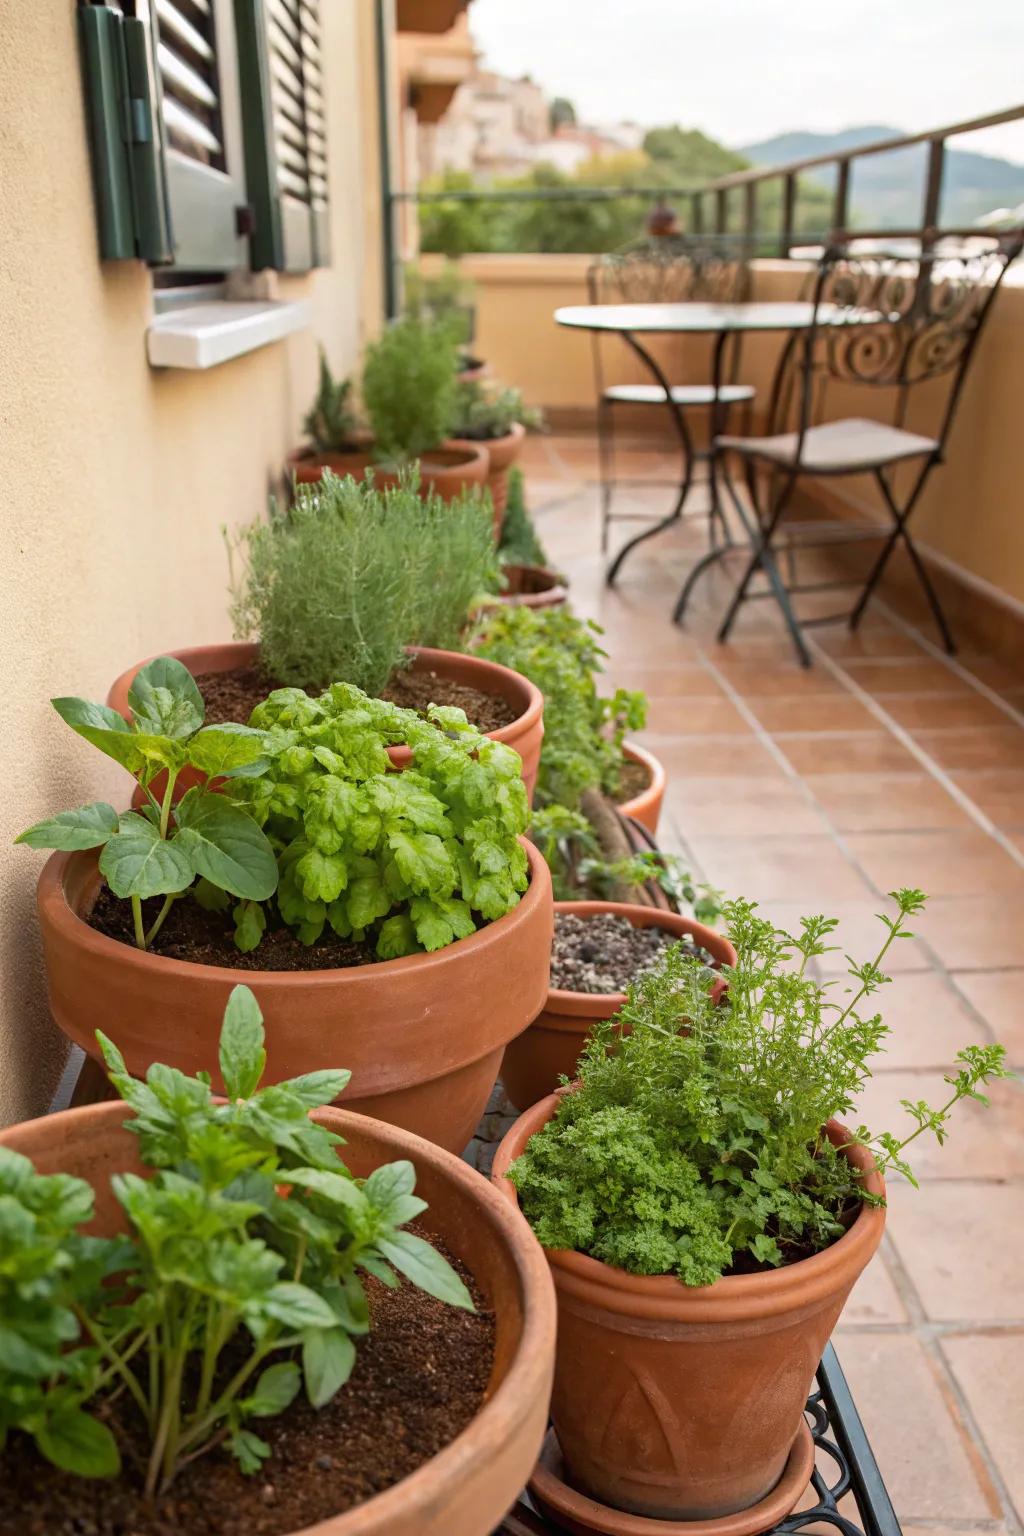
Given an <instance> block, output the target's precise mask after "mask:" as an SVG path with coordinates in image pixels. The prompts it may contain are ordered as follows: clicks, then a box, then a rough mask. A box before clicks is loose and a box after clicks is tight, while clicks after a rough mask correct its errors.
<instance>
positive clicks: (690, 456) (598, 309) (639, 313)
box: [555, 301, 877, 618]
mask: <svg viewBox="0 0 1024 1536" xmlns="http://www.w3.org/2000/svg"><path fill="white" fill-rule="evenodd" d="M832 315H835V316H836V317H837V319H841V320H842V322H843V323H846V324H848V323H849V320H850V312H849V310H842V309H837V308H836V306H835V305H831V304H819V305H818V306H817V316H815V306H814V304H811V303H805V302H777V303H751V304H704V303H700V302H696V301H694V302H686V303H682V304H570V305H567V306H565V307H564V308H562V309H556V310H555V320H556V322H557V324H559V325H564V326H566V327H567V328H568V329H570V330H579V331H590V332H602V333H603V332H611V333H614V334H616V335H619V336H621V337H622V339H623V341H624V342H626V343H627V345H628V346H629V347H631V348H632V350H633V351H634V352H635V353H636V355H637V357H639V359H640V361H641V362H642V363H643V364H644V366H645V368H646V369H647V370H648V372H649V373H650V374H651V375H652V377H653V378H654V380H655V381H656V383H657V384H658V385H659V386H660V388H661V391H662V395H663V397H664V401H665V405H666V408H667V410H668V413H669V416H670V418H671V421H672V425H673V427H674V428H675V432H676V435H677V436H678V438H679V446H680V449H681V452H682V457H683V473H682V478H681V480H680V482H679V490H678V493H677V495H676V500H675V505H674V506H673V507H672V510H671V512H669V514H668V516H667V517H664V518H662V520H661V522H659V523H655V525H654V526H653V528H645V529H644V531H643V532H642V533H638V534H637V535H636V536H635V537H634V538H632V539H629V540H628V541H627V542H626V543H625V544H623V546H622V548H621V549H620V550H619V552H618V554H617V555H616V556H615V558H614V560H613V561H612V563H611V565H610V566H609V567H608V570H607V573H606V576H605V580H606V581H607V582H608V584H609V586H611V585H612V584H613V583H614V581H615V578H616V576H617V575H618V574H619V570H620V569H621V567H622V562H623V561H624V560H625V558H626V556H627V555H628V554H629V553H630V551H631V550H634V549H635V548H636V547H637V545H638V544H642V543H643V542H644V540H645V539H651V538H653V537H654V535H655V534H656V533H661V532H663V531H664V529H666V528H670V527H671V526H672V524H673V523H676V522H678V521H679V519H680V518H681V517H682V515H683V506H684V503H685V502H686V498H687V497H688V495H689V494H690V490H691V487H692V485H693V466H694V459H695V455H694V452H693V446H692V443H691V441H690V433H689V429H688V428H687V425H686V418H685V416H684V414H683V411H682V410H681V408H680V407H679V406H678V405H677V404H676V402H675V401H674V400H673V398H672V387H671V385H670V383H669V381H668V379H667V377H666V375H665V373H664V371H663V369H662V367H661V365H660V364H659V363H658V361H657V359H656V358H655V357H653V356H652V354H651V353H650V351H649V350H648V348H647V347H645V346H643V345H642V344H641V343H640V342H639V341H638V340H637V337H638V336H711V337H714V346H713V348H712V361H711V385H712V391H713V396H712V407H711V432H710V438H711V442H712V444H713V443H714V440H715V438H716V437H717V436H718V435H719V434H720V433H721V431H722V428H723V425H724V422H723V418H722V401H721V391H722V384H723V379H722V370H723V362H724V358H725V352H726V343H727V342H728V341H729V340H732V341H733V342H734V345H736V346H737V347H738V346H739V345H740V341H741V338H742V337H743V336H745V335H751V334H764V333H766V332H772V331H775V332H788V333H790V334H793V333H795V332H797V331H806V330H808V329H809V328H810V326H811V325H812V324H814V323H816V324H818V325H827V324H829V322H830V317H831V316H832ZM865 318H868V317H867V316H865ZM875 318H877V317H875ZM708 489H709V492H710V497H711V506H710V513H709V516H710V522H711V541H712V547H711V551H710V552H709V553H708V554H707V555H705V556H704V557H703V559H701V560H700V561H698V563H697V565H696V566H695V567H694V569H693V570H692V571H691V572H690V575H689V577H688V579H687V583H686V586H685V587H684V588H683V592H682V593H681V594H680V599H679V602H678V603H677V605H676V613H675V616H676V618H679V616H680V615H681V613H682V611H683V608H684V606H685V603H686V598H687V596H688V595H689V591H690V588H691V586H692V584H693V581H694V579H695V577H696V576H698V575H699V574H700V572H701V571H702V570H704V568H705V567H706V566H707V565H709V564H710V563H711V562H712V561H714V560H717V559H718V558H719V557H720V556H721V555H722V554H724V553H725V548H728V546H729V544H730V543H731V540H730V539H729V536H728V524H727V522H726V519H725V514H724V512H723V510H722V505H721V501H720V498H719V493H718V475H717V469H716V464H715V455H714V453H713V452H711V453H710V454H709V455H708ZM716 523H717V524H720V525H721V527H722V529H723V531H724V533H725V536H726V542H725V547H724V548H722V549H719V548H718V547H717V546H716V542H715V525H716ZM747 532H748V533H750V532H751V530H750V529H749V528H748V529H747Z"/></svg>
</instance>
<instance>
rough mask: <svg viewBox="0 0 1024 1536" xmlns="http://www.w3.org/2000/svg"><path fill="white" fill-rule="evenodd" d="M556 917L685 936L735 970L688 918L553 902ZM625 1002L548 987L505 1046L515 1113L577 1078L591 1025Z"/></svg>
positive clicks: (505, 1078) (504, 1066)
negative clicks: (602, 919) (538, 1007)
mask: <svg viewBox="0 0 1024 1536" xmlns="http://www.w3.org/2000/svg"><path fill="white" fill-rule="evenodd" d="M555 912H556V913H558V912H569V913H574V914H575V915H576V916H577V917H596V916H599V915H601V914H603V913H606V912H607V913H611V914H612V915H614V916H616V917H626V918H628V919H629V921H630V922H631V923H632V924H633V927H634V928H662V929H664V930H665V932H666V933H671V934H674V935H675V937H676V938H679V939H681V938H685V937H686V936H687V935H689V937H690V938H692V939H693V940H694V942H695V943H697V944H699V945H700V946H701V947H702V948H703V949H706V950H707V951H708V953H709V954H711V955H713V956H714V958H715V963H716V965H735V964H736V951H735V949H734V948H733V947H732V945H731V944H730V942H729V940H728V939H727V938H724V937H723V935H722V934H720V933H715V931H714V930H713V929H712V928H705V926H704V924H703V923H697V922H694V921H693V919H692V918H689V917H680V916H679V915H678V914H677V913H675V912H662V911H661V910H660V909H659V908H658V907H642V906H634V905H632V904H631V903H628V902H624V901H556V902H555ZM725 986H726V984H725V982H724V981H723V980H718V981H715V982H714V983H713V984H712V990H711V996H712V998H713V999H714V1001H715V1002H716V1003H717V1002H718V1001H719V999H720V998H721V996H722V994H723V993H724V991H725ZM625 1001H626V994H625V993H624V992H566V991H563V990H562V989H561V988H560V987H549V989H548V998H547V1002H546V1003H545V1005H544V1010H543V1012H542V1013H539V1014H538V1015H537V1017H536V1018H535V1019H534V1021H533V1023H532V1024H531V1025H530V1027H529V1028H528V1029H527V1030H525V1031H524V1032H523V1033H522V1034H521V1035H517V1036H516V1038H515V1039H514V1040H510V1041H509V1043H508V1045H506V1047H505V1055H504V1056H503V1057H502V1062H501V1080H502V1082H503V1083H504V1085H505V1092H506V1093H507V1095H508V1097H509V1099H510V1100H511V1102H512V1104H513V1105H514V1106H515V1108H516V1109H518V1110H520V1111H522V1110H524V1109H529V1107H530V1105H531V1104H536V1103H537V1100H538V1099H543V1098H545V1097H546V1096H547V1095H548V1094H549V1093H554V1091H555V1089H556V1088H557V1087H558V1082H559V1078H561V1077H568V1078H574V1077H575V1076H576V1063H577V1061H578V1060H579V1056H580V1052H581V1051H582V1050H583V1047H584V1045H585V1044H586V1041H587V1036H588V1035H589V1034H590V1031H591V1030H592V1029H593V1027H594V1025H595V1024H597V1023H599V1022H600V1020H602V1019H610V1018H611V1016H612V1014H613V1013H618V1011H619V1009H620V1008H621V1007H622V1006H623V1005H624V1003H625Z"/></svg>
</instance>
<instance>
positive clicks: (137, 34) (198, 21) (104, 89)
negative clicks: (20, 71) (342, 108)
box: [78, 0, 328, 277]
mask: <svg viewBox="0 0 1024 1536" xmlns="http://www.w3.org/2000/svg"><path fill="white" fill-rule="evenodd" d="M78 14H79V26H80V31H81V36H82V44H83V67H84V71H85V80H86V90H87V106H88V117H89V127H90V140H91V147H92V153H93V163H94V169H95V180H96V193H97V212H98V222H99V233H100V250H101V254H102V255H103V256H105V257H108V258H115V259H123V258H130V257H142V258H143V259H144V260H146V261H149V262H150V263H151V264H152V265H154V266H155V267H161V268H163V269H165V270H168V271H169V272H170V273H172V274H182V275H183V276H188V275H189V274H192V275H193V276H195V275H196V274H203V275H204V276H207V277H209V276H218V275H222V274H224V273H227V272H230V271H232V270H234V269H237V268H239V267H244V266H246V265H247V264H248V265H250V266H251V267H252V268H254V269H260V268H263V267H276V268H279V269H281V270H284V271H289V272H300V271H306V270H308V269H309V268H310V267H313V266H318V265H322V264H324V263H325V262H326V261H327V259H328V244H327V215H328V206H327V141H326V119H325V109H324V93H323V76H322V70H321V34H320V20H319V12H318V7H317V4H316V0H233V3H232V0H111V3H104V4H95V3H91V0H89V3H81V4H80V5H79V12H78Z"/></svg>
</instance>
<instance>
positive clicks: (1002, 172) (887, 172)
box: [736, 124, 1024, 229]
mask: <svg viewBox="0 0 1024 1536" xmlns="http://www.w3.org/2000/svg"><path fill="white" fill-rule="evenodd" d="M903 131H904V130H903V129H901V128H892V127H888V126H886V125H885V124H865V125H863V126H860V127H855V128H844V129H842V131H841V132H839V133H807V132H800V131H796V132H792V133H780V134H778V135H777V136H776V137H775V138H773V139H764V140H762V141H761V142H760V143H759V144H744V145H742V146H741V147H740V148H739V149H738V150H737V151H736V152H737V154H740V155H744V156H745V157H746V158H747V159H748V160H750V161H751V162H752V163H753V164H754V165H784V164H785V163H786V161H788V160H803V159H806V158H808V157H809V156H811V155H824V154H828V153H829V152H830V151H832V150H842V149H857V148H859V147H860V146H861V145H863V144H872V143H875V142H877V141H878V140H879V139H893V138H898V137H899V136H900V134H901V133H902V132H903ZM927 155H928V146H927V145H926V144H914V145H912V146H911V147H910V148H909V149H898V150H893V151H892V152H891V153H890V154H886V155H869V156H868V157H867V159H864V160H859V161H855V162H854V165H853V168H852V173H851V182H850V207H851V210H852V214H853V221H854V222H855V223H856V224H859V225H861V226H862V227H865V228H878V229H896V228H899V227H900V226H901V225H913V224H916V223H918V221H919V220H920V217H921V198H922V196H923V191H924V177H925V165H926V161H927ZM805 174H806V176H807V179H808V180H809V181H810V180H815V181H819V182H821V183H822V184H823V185H826V186H829V187H832V186H834V185H835V172H834V171H833V170H832V169H831V167H829V166H823V167H822V168H821V170H820V171H807V172H806V173H805ZM1020 202H1024V165H1015V164H1014V162H1013V161H1012V160H1002V159H1000V158H999V157H998V156H996V155H978V154H974V153H973V152H971V151H970V150H966V149H947V151H946V164H945V177H944V181H943V197H942V210H941V222H942V223H943V224H944V225H945V226H947V227H950V228H952V227H956V226H958V225H961V224H973V223H974V221H975V219H978V218H980V217H981V216H982V215H983V214H986V213H991V212H992V210H993V209H994V208H1001V207H1006V208H1012V207H1014V206H1016V204H1018V203H1020Z"/></svg>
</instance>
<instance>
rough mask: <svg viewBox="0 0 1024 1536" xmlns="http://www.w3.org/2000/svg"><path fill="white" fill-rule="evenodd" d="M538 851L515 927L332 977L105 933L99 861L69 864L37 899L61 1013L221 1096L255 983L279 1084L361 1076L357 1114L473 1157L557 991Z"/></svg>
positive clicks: (88, 1048)
mask: <svg viewBox="0 0 1024 1536" xmlns="http://www.w3.org/2000/svg"><path fill="white" fill-rule="evenodd" d="M524 846H525V848H526V852H527V854H528V856H529V863H530V884H529V886H528V888H527V890H526V892H525V893H524V895H523V897H522V899H521V900H520V902H519V905H518V906H517V907H514V908H513V910H512V911H511V912H507V913H506V914H505V916H504V917H500V918H498V919H497V921H496V922H493V923H488V924H487V925H486V926H485V927H483V928H480V929H478V930H477V932H476V933H474V934H471V935H470V936H469V938H466V939H457V940H456V941H455V942H454V943H452V944H449V945H448V946H447V947H446V948H444V949H439V950H436V951H434V953H433V954H423V955H407V956H404V957H403V958H402V959H400V960H382V961H379V962H378V963H377V964H374V965H356V966H349V967H339V968H338V969H337V970H325V971H251V970H246V971H242V970H235V969H233V968H232V967H230V966H217V965H194V964H192V963H191V962H188V961H184V960H172V959H168V958H167V957H166V956H162V955H153V954H148V953H145V952H144V951H142V950H139V949H136V948H135V947H134V945H131V944H123V943H121V942H119V941H118V940H116V939H111V938H107V937H106V935H104V934H102V933H98V932H97V931H96V930H95V929H94V928H91V927H90V926H89V924H88V922H87V921H86V917H87V915H88V913H89V912H90V911H91V909H92V906H93V903H94V901H95V899H96V895H97V892H98V891H99V888H100V883H101V877H100V873H99V869H98V864H97V856H96V854H95V852H93V851H90V852H88V853H72V854H67V853H56V854H54V855H53V856H52V857H51V858H50V859H49V860H48V861H47V863H46V864H45V865H44V866H43V871H42V874H41V875H40V878H39V891H38V905H39V918H40V923H41V925H42V932H43V950H44V953H45V957H46V972H47V981H48V986H49V997H50V1011H51V1012H52V1014H53V1017H54V1019H55V1020H56V1022H57V1024H58V1026H59V1027H60V1028H61V1029H62V1030H63V1031H64V1033H65V1034H66V1035H67V1036H68V1038H69V1039H70V1040H73V1041H74V1042H75V1043H76V1044H77V1045H80V1046H81V1047H82V1049H83V1050H84V1051H85V1052H87V1054H89V1055H90V1056H94V1057H96V1058H97V1059H98V1058H99V1048H98V1046H97V1044H96V1036H95V1031H96V1028H97V1026H98V1025H99V1026H101V1027H102V1029H103V1030H104V1032H105V1033H106V1034H108V1035H109V1036H110V1037H111V1039H112V1040H113V1041H114V1042H115V1044H117V1045H118V1046H119V1047H120V1048H121V1050H122V1051H123V1053H124V1057H125V1060H126V1062H127V1064H128V1070H129V1072H131V1073H132V1075H133V1076H135V1077H143V1076H145V1073H146V1070H147V1068H148V1067H150V1066H151V1065H152V1063H153V1062H154V1061H161V1062H165V1063H166V1064H167V1065H168V1066H172V1067H180V1068H181V1070H182V1071H183V1072H188V1073H194V1072H197V1071H199V1070H200V1068H203V1067H207V1066H210V1065H211V1064H212V1069H213V1074H214V1083H215V1086H217V1087H218V1089H219V1087H220V1078H219V1076H218V1073H217V1068H216V1061H217V1040H218V1037H219V1034H220V1025H221V1019H222V1017H223V1013H224V1007H225V1004H226V1003H227V1000H228V996H229V994H230V992H231V989H232V988H233V987H234V986H236V985H237V984H238V983H239V982H244V983H245V984H246V985H247V986H249V987H251V988H252V990H253V992H254V993H255V995H256V998H257V1000H258V1001H259V1004H260V1007H261V1008H262V1009H263V1013H264V1015H265V1018H266V1030H267V1080H268V1082H279V1081H281V1079H282V1078H287V1077H295V1076H298V1075H299V1074H300V1073H302V1072H313V1071H316V1070H318V1069H319V1068H321V1067H327V1066H342V1067H348V1068H349V1069H350V1070H351V1072H352V1081H351V1083H350V1084H349V1086H348V1088H347V1089H346V1090H345V1104H346V1107H347V1108H349V1109H351V1110H356V1111H358V1113H360V1114H364V1115H374V1116H376V1117H377V1118H378V1119H380V1120H386V1121H387V1122H388V1124H389V1125H399V1126H402V1127H403V1128H404V1129H405V1130H408V1131H413V1132H415V1134H416V1135H418V1136H425V1137H426V1138H427V1140H428V1141H432V1142H434V1143H436V1144H437V1145H438V1146H442V1147H447V1148H448V1149H449V1150H450V1151H452V1152H461V1151H462V1149H463V1148H464V1147H465V1146H466V1144H467V1143H468V1141H469V1139H470V1137H471V1136H472V1135H473V1132H474V1131H475V1130H476V1127H477V1124H478V1123H479V1120H480V1116H481V1115H482V1114H483V1112H484V1108H485V1106H486V1104H487V1099H488V1096H489V1095H490V1092H491V1089H492V1088H493V1086H494V1083H495V1080H496V1078H497V1076H498V1067H499V1064H500V1062H501V1053H502V1051H503V1049H504V1047H505V1046H506V1045H507V1043H508V1041H509V1040H511V1038H512V1036H513V1035H517V1034H519V1032H520V1031H521V1030H523V1029H525V1028H526V1026H527V1025H528V1024H529V1023H530V1021H531V1020H532V1019H533V1018H535V1017H536V1015H537V1014H538V1013H539V1012H540V1010H541V1008H542V1007H543V1005H544V999H545V996H546V995H547V985H548V972H549V968H550V959H551V929H552V909H551V876H550V874H549V873H548V867H547V865H546V863H545V862H544V860H543V859H542V858H541V857H540V855H539V854H538V852H537V850H536V849H535V848H534V847H533V846H532V845H531V844H530V843H527V842H526V841H525V839H524Z"/></svg>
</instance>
